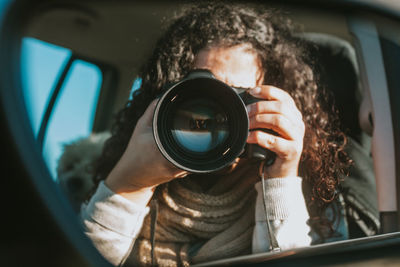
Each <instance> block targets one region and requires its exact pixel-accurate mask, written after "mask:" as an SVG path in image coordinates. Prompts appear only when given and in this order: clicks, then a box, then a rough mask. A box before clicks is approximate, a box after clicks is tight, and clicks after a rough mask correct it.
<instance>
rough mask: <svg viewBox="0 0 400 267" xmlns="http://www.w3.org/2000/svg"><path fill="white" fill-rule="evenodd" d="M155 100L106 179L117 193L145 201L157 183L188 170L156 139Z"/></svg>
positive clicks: (136, 200)
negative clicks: (164, 151)
mask: <svg viewBox="0 0 400 267" xmlns="http://www.w3.org/2000/svg"><path fill="white" fill-rule="evenodd" d="M156 103H157V101H156V100H154V101H153V102H152V103H151V104H150V105H149V107H148V108H147V110H146V111H145V113H144V114H143V116H142V117H141V118H140V119H139V121H138V122H137V124H136V127H135V130H134V131H133V134H132V136H131V139H130V141H129V143H128V146H127V147H126V149H125V152H124V153H123V154H122V156H121V158H120V160H119V161H118V163H117V164H116V166H115V167H114V169H113V170H112V171H111V173H110V174H109V176H108V177H107V179H106V180H105V183H106V185H107V186H108V187H109V188H110V189H111V190H112V191H114V192H115V193H118V194H120V195H122V196H124V197H126V198H128V199H130V200H132V201H135V202H145V203H146V204H147V202H148V201H149V200H150V198H151V195H152V193H153V190H154V188H155V186H157V185H159V184H162V183H165V182H168V181H170V180H172V179H175V178H178V177H183V176H184V175H185V174H186V172H185V171H183V170H180V169H178V168H176V167H175V166H174V165H173V164H172V163H170V162H169V161H167V160H166V159H165V158H164V157H163V156H162V154H161V153H160V151H159V150H158V148H157V145H156V143H155V141H154V137H153V130H152V120H153V113H154V109H155V106H156Z"/></svg>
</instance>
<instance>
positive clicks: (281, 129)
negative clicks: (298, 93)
mask: <svg viewBox="0 0 400 267" xmlns="http://www.w3.org/2000/svg"><path fill="white" fill-rule="evenodd" d="M250 93H251V94H252V95H253V96H254V97H256V98H260V99H265V100H266V101H259V102H256V103H253V104H250V105H248V106H247V109H248V114H249V119H250V129H257V128H265V129H271V130H273V131H275V132H276V133H278V134H279V136H275V135H273V134H270V133H266V132H263V131H260V130H256V131H251V132H250V133H249V136H248V139H247V142H248V143H251V144H258V145H259V146H261V147H264V148H266V149H269V150H271V151H272V152H275V153H276V155H277V157H276V160H275V162H274V163H273V164H272V165H271V166H269V167H268V168H267V169H266V175H267V178H274V177H287V176H297V175H298V168H299V162H300V157H301V154H302V151H303V138H304V132H305V125H304V122H303V118H302V114H301V112H300V111H299V110H298V109H297V107H296V104H295V102H294V100H293V98H292V97H291V96H290V95H289V94H288V93H287V92H285V91H284V90H282V89H279V88H276V87H273V86H268V85H262V86H259V87H256V88H254V89H252V90H250Z"/></svg>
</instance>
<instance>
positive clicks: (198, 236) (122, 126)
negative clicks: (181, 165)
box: [21, 1, 380, 265]
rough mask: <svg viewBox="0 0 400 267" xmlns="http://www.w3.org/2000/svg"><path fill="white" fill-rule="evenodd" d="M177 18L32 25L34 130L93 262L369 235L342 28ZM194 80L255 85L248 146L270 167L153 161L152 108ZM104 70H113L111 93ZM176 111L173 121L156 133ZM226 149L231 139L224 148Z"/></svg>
mask: <svg viewBox="0 0 400 267" xmlns="http://www.w3.org/2000/svg"><path fill="white" fill-rule="evenodd" d="M274 8H276V7H274ZM280 8H281V7H280ZM282 9H283V8H282ZM176 10H177V8H176V7H174V6H173V5H165V4H162V3H158V5H156V6H154V3H153V4H152V5H150V4H133V3H127V2H123V1H122V2H121V3H119V4H115V3H110V2H106V1H104V2H100V3H96V4H94V3H91V2H88V3H83V4H81V5H79V6H78V5H77V6H74V7H71V6H68V7H67V6H65V7H63V6H62V5H57V6H54V7H52V6H51V5H49V6H47V8H46V9H44V10H43V11H42V12H38V13H37V15H36V16H34V17H32V19H31V22H30V23H29V25H27V28H26V37H25V38H24V40H23V47H22V57H21V60H22V68H23V69H22V72H23V77H24V79H23V80H24V97H25V103H26V106H27V110H28V112H29V114H30V119H31V125H32V129H33V132H34V134H35V135H36V136H37V138H38V143H39V144H42V146H43V147H42V149H43V156H44V159H45V160H46V163H47V164H48V167H49V170H50V171H51V173H52V174H53V177H54V179H55V181H57V182H58V183H59V184H60V186H61V187H62V188H63V190H64V191H65V193H66V195H67V196H68V198H69V199H70V201H71V204H72V205H73V206H74V208H75V210H76V211H77V213H78V212H81V216H82V218H83V219H82V220H83V223H84V225H85V231H86V233H87V234H88V236H89V237H90V238H91V240H92V241H93V243H94V245H95V246H96V247H97V248H98V249H99V251H100V253H101V254H102V255H103V256H104V257H105V258H106V259H107V260H109V261H110V262H111V263H113V264H115V265H118V264H121V263H124V262H126V264H132V265H137V264H138V263H140V264H143V265H149V264H159V265H168V264H172V265H188V264H193V263H204V262H208V261H211V260H219V259H228V258H232V257H236V256H241V255H248V254H251V253H264V252H270V251H278V250H287V249H295V248H298V247H307V246H310V245H316V244H322V243H328V242H334V241H340V240H346V239H349V238H357V237H365V236H371V235H374V234H377V233H378V231H379V227H380V222H379V212H378V205H377V199H376V188H375V179H374V173H373V162H372V158H371V148H370V146H371V137H370V136H368V135H367V134H366V133H364V132H363V131H362V130H361V128H360V126H359V122H358V110H359V106H360V103H361V102H360V101H361V98H362V97H363V90H362V88H361V87H362V86H361V83H360V78H359V66H358V64H357V59H356V52H355V47H354V44H353V39H352V38H351V35H350V33H349V30H348V26H347V24H346V17H345V16H342V15H336V14H328V13H316V11H309V10H305V9H298V8H297V9H294V8H285V9H283V10H284V12H282V13H285V14H286V15H285V16H287V17H288V18H290V19H291V20H292V21H293V22H294V24H295V25H297V24H298V25H301V26H300V27H292V22H289V20H287V19H286V17H282V18H281V17H280V16H281V15H278V13H276V12H274V11H272V10H275V9H269V8H265V7H263V6H261V7H257V8H255V9H254V7H253V5H250V4H248V5H236V4H229V5H223V4H221V5H216V6H213V5H212V6H211V7H207V6H201V7H198V8H197V9H186V11H185V12H186V13H182V14H183V15H182V14H181V15H180V16H182V17H181V19H179V16H178V17H177V18H178V19H177V18H175V19H173V20H171V18H172V17H173V14H175V12H176ZM171 21H172V22H175V24H173V23H172V22H171ZM171 23H172V24H171ZM166 25H169V26H166ZM158 38H161V39H159V40H161V41H159V42H157V39H158ZM99 62H101V63H99ZM141 66H143V67H141ZM193 68H199V69H208V70H210V71H211V72H212V73H213V74H214V76H215V77H214V79H218V80H220V81H222V82H224V83H226V84H228V85H229V86H232V87H241V88H243V87H244V88H254V87H255V86H258V88H259V90H258V91H257V90H252V91H251V94H252V95H253V96H254V97H256V98H257V99H259V100H258V102H257V103H253V104H250V105H248V114H249V122H250V130H251V131H250V133H249V137H248V139H247V141H248V142H249V143H253V144H255V145H258V146H260V147H262V148H263V149H268V150H271V151H272V152H273V153H275V154H276V155H277V158H276V160H275V161H274V162H273V163H272V165H270V166H267V165H265V166H264V165H262V164H260V162H259V161H256V160H254V159H253V158H248V157H245V156H243V155H241V157H239V158H238V159H237V160H236V161H235V162H234V163H233V164H232V165H231V166H229V168H227V169H224V170H222V171H218V172H213V173H198V174H192V173H187V172H184V171H182V170H180V169H178V168H177V167H176V166H174V165H173V164H172V163H170V162H169V161H168V160H166V159H165V158H164V157H163V156H162V153H160V151H159V149H158V147H157V144H156V143H155V141H154V139H153V132H152V114H153V111H154V108H155V105H154V104H151V102H152V101H153V100H154V99H156V98H158V97H159V96H160V95H162V93H163V92H164V91H165V90H166V89H168V87H169V86H171V85H172V84H174V83H176V82H179V81H181V80H182V79H183V78H184V77H185V75H186V74H187V73H188V72H189V71H190V70H191V69H193ZM106 69H113V71H114V72H116V73H117V77H118V78H116V79H113V80H112V83H111V82H106V81H109V80H106V77H107V75H108V74H107V71H106ZM132 85H133V86H132ZM271 86H273V87H271ZM126 101H128V102H126ZM174 101H177V103H179V104H182V105H185V103H181V102H179V101H183V100H181V99H180V98H179V95H177V96H176V98H174ZM215 101H216V104H215V105H218V104H219V103H220V102H218V101H221V100H220V99H215ZM168 112H169V113H168ZM117 113H118V114H117ZM175 113H176V112H175V110H174V109H173V108H171V110H167V111H166V115H167V116H166V117H168V116H170V119H169V121H167V122H165V125H168V123H171V122H174V119H176V118H174V114H175ZM115 114H117V115H116V117H115ZM232 114H234V113H232ZM189 121H190V120H189ZM226 124H227V126H226V128H227V129H229V127H231V126H232V125H234V124H235V118H234V117H232V118H227V122H226ZM111 125H114V126H113V127H111ZM266 129H269V130H273V132H274V133H275V134H271V132H268V131H266ZM110 132H112V135H111V134H110ZM224 134H225V133H224ZM234 138H235V133H234V132H229V131H227V133H226V137H225V136H224V138H223V141H221V143H223V142H225V140H227V141H226V142H228V141H229V142H231V140H234ZM191 141H193V140H191ZM221 146H223V144H221ZM174 149H176V150H179V148H174ZM102 151H103V152H102ZM200 151H202V150H200ZM224 151H226V149H225V150H224ZM182 153H184V151H183V152H182ZM210 153H211V152H210ZM212 153H218V151H212ZM194 154H195V153H194ZM217 155H218V154H217ZM223 156H224V155H222V154H221V155H220V157H223ZM198 159H199V157H197V158H196V155H192V158H191V159H190V160H193V161H196V160H198ZM182 177H184V178H183V179H178V178H182ZM260 177H264V178H265V179H261V181H260ZM81 205H82V206H81ZM81 208H82V209H81Z"/></svg>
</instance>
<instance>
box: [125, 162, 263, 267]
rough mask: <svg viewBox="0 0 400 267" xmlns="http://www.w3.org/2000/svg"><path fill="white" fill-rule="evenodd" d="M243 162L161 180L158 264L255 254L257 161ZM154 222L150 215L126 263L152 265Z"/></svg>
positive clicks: (157, 233)
mask: <svg viewBox="0 0 400 267" xmlns="http://www.w3.org/2000/svg"><path fill="white" fill-rule="evenodd" d="M240 165H241V166H237V168H235V169H234V170H233V171H231V172H229V173H225V174H222V175H218V176H217V175H213V176H210V175H195V176H194V175H191V176H189V177H187V178H184V179H177V180H174V181H171V182H169V183H167V184H164V185H161V188H160V193H159V196H158V203H159V212H158V218H157V227H156V231H155V240H156V242H155V248H154V253H155V259H156V265H158V266H189V265H190V263H199V262H205V261H211V260H217V259H222V258H227V257H233V256H238V255H244V254H249V253H251V240H252V233H253V227H254V204H255V198H256V191H255V189H254V184H255V182H257V180H258V177H257V167H258V166H256V165H254V164H249V163H248V162H247V164H246V163H244V164H242V163H240ZM199 179H202V181H200V180H199ZM205 179H207V180H209V181H208V182H207V181H206V184H207V183H208V184H212V186H208V188H206V189H205V188H204V186H200V183H201V182H204V181H205ZM210 180H211V182H210ZM150 227H151V226H150V216H147V217H146V218H145V221H144V224H143V228H142V230H141V232H140V235H139V238H138V239H137V240H136V242H135V246H134V248H133V250H132V253H131V255H130V256H129V258H128V260H127V262H126V264H127V265H130V264H132V265H134V266H138V265H140V266H149V265H151V261H152V259H151V241H150V236H151V234H150Z"/></svg>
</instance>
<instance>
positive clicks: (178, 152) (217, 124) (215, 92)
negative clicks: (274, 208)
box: [153, 70, 276, 173]
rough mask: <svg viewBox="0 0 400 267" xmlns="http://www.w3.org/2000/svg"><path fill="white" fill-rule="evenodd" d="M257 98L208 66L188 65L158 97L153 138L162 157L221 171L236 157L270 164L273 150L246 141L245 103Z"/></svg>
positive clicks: (182, 165)
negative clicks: (189, 69)
mask: <svg viewBox="0 0 400 267" xmlns="http://www.w3.org/2000/svg"><path fill="white" fill-rule="evenodd" d="M257 101H260V100H259V99H257V98H255V97H253V96H251V95H250V94H249V93H248V92H247V89H243V88H234V87H230V86H229V85H227V84H225V83H223V82H222V81H220V80H218V79H216V78H215V77H214V76H213V74H212V73H211V72H210V71H208V70H194V71H192V72H190V73H189V74H188V75H187V76H186V77H185V78H184V79H182V80H181V81H180V82H178V83H176V84H174V85H172V86H170V87H169V88H168V89H167V90H166V92H165V93H164V94H163V95H162V96H161V98H160V99H159V101H158V103H157V106H156V109H155V112H154V117H153V134H154V139H155V141H156V144H157V146H158V148H159V150H160V152H161V153H162V154H163V156H164V157H165V158H166V159H167V160H169V161H170V162H171V163H173V164H174V165H175V166H177V167H178V168H181V169H183V170H187V171H189V172H192V173H210V172H215V171H218V170H221V169H223V168H225V167H227V166H229V165H231V164H232V163H233V162H234V160H235V159H236V158H238V157H246V158H251V159H255V160H260V161H261V160H264V161H265V162H266V165H271V164H272V163H273V162H274V160H275V157H276V155H275V153H273V152H271V151H269V150H267V149H265V148H262V147H260V146H258V145H255V144H247V143H246V140H247V136H248V133H249V118H248V115H247V110H246V105H248V104H251V103H254V102H257ZM262 130H263V131H268V130H265V129H262Z"/></svg>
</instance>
